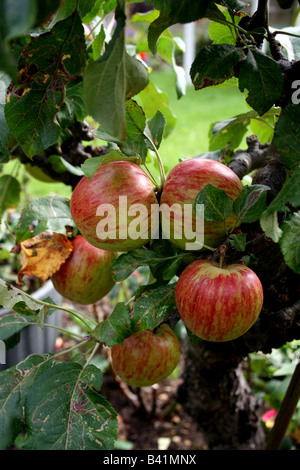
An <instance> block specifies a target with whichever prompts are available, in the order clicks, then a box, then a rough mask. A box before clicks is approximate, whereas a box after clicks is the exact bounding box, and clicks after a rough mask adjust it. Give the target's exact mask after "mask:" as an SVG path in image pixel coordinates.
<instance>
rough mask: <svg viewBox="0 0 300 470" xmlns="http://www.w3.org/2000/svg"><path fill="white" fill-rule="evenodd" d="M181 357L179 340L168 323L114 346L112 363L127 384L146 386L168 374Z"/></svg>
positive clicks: (136, 334) (140, 332) (141, 332)
mask: <svg viewBox="0 0 300 470" xmlns="http://www.w3.org/2000/svg"><path fill="white" fill-rule="evenodd" d="M179 356H180V343H179V340H178V338H177V336H176V334H175V333H174V331H173V330H172V329H171V328H170V327H169V325H167V324H166V323H163V324H161V325H160V326H159V327H158V328H157V330H156V331H152V330H149V329H147V330H142V331H138V332H137V333H135V334H133V335H132V336H130V337H129V338H126V339H125V340H124V341H123V343H122V344H121V345H117V346H112V348H111V357H112V366H113V369H114V371H115V373H116V374H117V375H118V376H119V377H120V378H121V379H122V380H123V381H124V382H126V383H127V384H129V385H132V386H135V387H147V386H150V385H153V384H155V383H157V382H160V381H161V380H163V379H165V378H166V377H168V376H169V375H170V374H171V373H172V372H173V370H174V369H175V367H176V365H177V364H178V361H179Z"/></svg>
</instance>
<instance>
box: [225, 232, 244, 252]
mask: <svg viewBox="0 0 300 470" xmlns="http://www.w3.org/2000/svg"><path fill="white" fill-rule="evenodd" d="M246 238H247V234H246V233H231V234H230V235H229V243H230V245H231V246H232V247H233V248H235V249H236V250H237V251H245V248H246Z"/></svg>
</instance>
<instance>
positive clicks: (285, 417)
mask: <svg viewBox="0 0 300 470" xmlns="http://www.w3.org/2000/svg"><path fill="white" fill-rule="evenodd" d="M299 399H300V362H299V363H298V364H297V366H296V369H295V370H294V373H293V375H292V378H291V381H290V383H289V386H288V389H287V391H286V394H285V396H284V399H283V400H282V402H281V406H280V408H279V412H278V415H277V417H276V419H275V424H274V427H273V428H272V431H271V433H270V435H269V439H268V441H267V444H266V450H279V449H280V447H281V444H282V441H283V439H284V436H285V434H286V431H287V428H288V426H289V424H290V421H291V419H292V417H293V414H294V412H295V409H296V406H297V404H298V401H299Z"/></svg>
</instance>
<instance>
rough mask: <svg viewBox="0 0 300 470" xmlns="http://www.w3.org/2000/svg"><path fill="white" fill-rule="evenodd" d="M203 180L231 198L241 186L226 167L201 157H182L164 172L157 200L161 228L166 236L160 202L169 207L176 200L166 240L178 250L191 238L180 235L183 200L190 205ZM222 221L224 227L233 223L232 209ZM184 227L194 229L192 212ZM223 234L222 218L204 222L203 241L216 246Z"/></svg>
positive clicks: (182, 231) (224, 234) (237, 192)
mask: <svg viewBox="0 0 300 470" xmlns="http://www.w3.org/2000/svg"><path fill="white" fill-rule="evenodd" d="M207 184H212V185H214V186H217V187H218V188H219V189H223V190H224V191H226V193H227V194H228V196H229V197H230V199H231V200H232V201H234V200H235V199H236V198H237V197H238V196H239V195H240V193H241V191H242V189H243V185H242V182H241V180H240V179H239V178H238V176H237V175H236V174H235V173H234V172H233V171H232V170H231V169H230V168H228V167H227V166H226V165H224V164H223V163H220V162H217V161H215V160H209V159H205V158H192V159H190V160H184V161H182V162H180V163H178V165H176V166H175V167H174V168H172V170H171V171H170V172H169V174H168V175H167V178H166V182H165V185H164V188H163V192H162V196H161V201H160V204H161V208H160V209H161V214H162V215H161V220H162V231H163V233H164V234H165V235H166V236H167V238H169V237H168V235H169V234H168V233H166V231H165V230H164V217H165V215H164V212H163V210H162V205H163V204H166V205H167V206H169V207H171V206H172V205H173V204H178V206H177V207H176V206H174V209H175V213H174V214H173V212H171V213H170V241H171V242H172V243H173V244H174V245H175V246H177V247H179V248H181V249H182V250H185V247H186V243H187V242H192V241H193V240H190V239H188V238H186V237H185V236H184V230H183V226H184V224H183V217H182V215H181V214H183V207H184V204H192V205H194V203H195V198H196V196H197V194H198V193H199V192H200V191H201V190H202V189H203V188H204V187H205V186H206V185H207ZM204 212H205V208H204ZM197 217H198V216H197ZM225 222H226V229H227V230H229V229H230V228H231V227H233V225H234V224H235V222H236V216H235V215H234V214H233V213H232V214H231V215H230V216H229V217H228V218H227V219H226V221H225ZM174 227H175V232H174ZM184 229H185V230H189V231H192V230H193V231H195V229H196V214H195V213H194V215H193V218H191V222H190V224H188V225H187V223H186V224H185V226H184ZM186 233H189V232H186ZM225 237H226V230H225V227H224V223H223V222H207V221H205V222H204V244H205V245H208V246H211V247H216V246H218V245H219V244H220V243H222V241H224V239H225Z"/></svg>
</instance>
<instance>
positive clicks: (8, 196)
mask: <svg viewBox="0 0 300 470" xmlns="http://www.w3.org/2000/svg"><path fill="white" fill-rule="evenodd" d="M20 191H21V188H20V183H19V181H18V180H17V179H16V178H14V177H13V176H11V175H2V176H0V220H1V217H2V214H3V212H4V211H5V210H6V209H8V208H10V207H16V206H17V205H18V204H19V201H20Z"/></svg>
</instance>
